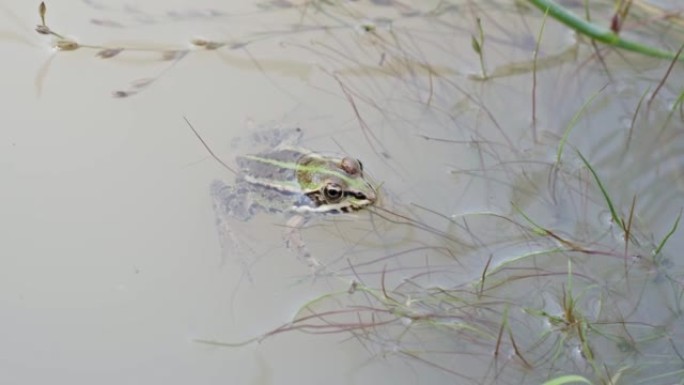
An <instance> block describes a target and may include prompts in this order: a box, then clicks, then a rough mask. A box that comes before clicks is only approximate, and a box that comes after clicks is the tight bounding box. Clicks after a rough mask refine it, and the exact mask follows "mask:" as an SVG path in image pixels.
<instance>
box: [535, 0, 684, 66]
mask: <svg viewBox="0 0 684 385" xmlns="http://www.w3.org/2000/svg"><path fill="white" fill-rule="evenodd" d="M528 1H529V2H530V3H532V5H534V6H535V7H537V8H539V9H540V10H541V11H542V12H548V14H549V16H551V17H553V18H554V19H556V20H557V21H559V22H561V23H563V24H565V25H566V26H568V27H570V28H572V29H574V30H575V31H577V32H578V33H580V34H582V35H585V36H588V37H590V38H592V39H594V40H597V41H600V42H601V43H605V44H608V45H612V46H613V47H617V48H621V49H624V50H626V51H631V52H636V53H640V54H642V55H646V56H651V57H655V58H659V59H669V60H675V59H676V60H679V61H684V56H679V55H678V54H677V52H672V51H664V50H661V49H658V48H654V47H652V46H649V45H646V44H641V43H638V42H636V41H633V40H628V39H623V38H621V37H620V36H619V35H617V34H616V33H614V32H613V31H611V30H610V29H608V28H605V27H602V26H599V25H596V24H594V23H590V22H588V21H586V20H584V19H582V18H581V17H579V16H577V15H576V14H574V13H572V12H571V11H570V10H568V9H566V8H564V7H562V6H561V5H559V4H558V3H556V2H555V1H553V0H528Z"/></svg>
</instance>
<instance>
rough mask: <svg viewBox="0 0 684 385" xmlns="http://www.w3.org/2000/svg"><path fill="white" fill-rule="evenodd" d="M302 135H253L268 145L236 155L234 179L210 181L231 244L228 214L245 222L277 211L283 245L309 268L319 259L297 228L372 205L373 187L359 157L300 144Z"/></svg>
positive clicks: (221, 227) (284, 132)
mask: <svg viewBox="0 0 684 385" xmlns="http://www.w3.org/2000/svg"><path fill="white" fill-rule="evenodd" d="M301 136H302V130H301V128H292V129H275V130H270V131H269V132H266V133H264V132H259V133H257V134H255V136H254V137H253V138H252V142H258V143H261V144H263V143H266V145H267V149H265V150H264V151H261V152H258V153H255V154H246V155H239V156H237V157H236V158H235V162H236V164H237V168H236V169H235V170H233V172H234V174H235V180H234V182H233V183H232V184H227V183H226V182H224V181H222V180H214V181H213V182H212V183H211V187H210V191H211V196H212V197H213V202H214V211H215V213H216V216H217V225H218V227H219V231H220V232H222V233H223V238H226V236H227V237H228V238H230V239H231V241H230V243H231V244H232V245H233V246H235V245H236V244H237V240H236V239H235V235H234V233H233V232H232V231H231V229H230V225H229V222H231V221H230V219H235V220H238V221H243V222H246V221H249V220H251V219H252V218H254V217H255V216H257V215H259V214H266V215H281V216H284V217H285V218H286V219H287V224H286V226H285V227H286V231H285V234H284V238H285V243H286V245H287V246H288V247H289V248H294V249H296V251H297V253H298V255H299V257H300V258H302V259H304V260H306V261H307V262H308V264H309V265H310V266H312V267H313V266H317V265H319V263H318V262H316V261H315V260H314V259H313V258H312V257H311V254H310V253H309V252H308V250H307V248H306V245H305V244H304V242H303V240H302V238H301V234H300V232H299V229H300V228H301V227H303V226H304V224H305V223H307V222H308V221H309V220H311V219H312V218H315V217H321V216H325V215H338V214H349V213H353V212H356V211H359V210H363V209H366V208H368V207H370V206H372V205H373V204H375V202H376V201H377V189H376V187H375V184H374V182H373V181H372V180H371V178H370V177H369V176H368V175H367V174H366V173H365V170H364V168H363V163H362V162H361V161H360V160H359V159H356V158H354V157H351V156H349V155H346V154H335V153H324V152H317V151H313V150H309V149H305V148H302V147H300V146H299V145H298V143H299V140H300V139H301ZM224 248H225V246H224ZM231 248H234V247H231Z"/></svg>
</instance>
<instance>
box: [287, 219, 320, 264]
mask: <svg viewBox="0 0 684 385" xmlns="http://www.w3.org/2000/svg"><path fill="white" fill-rule="evenodd" d="M306 221H307V218H305V217H303V216H301V215H295V216H292V217H291V218H290V219H288V220H287V223H286V224H285V227H286V230H285V232H284V233H283V238H284V239H285V245H287V247H288V248H292V249H294V250H295V251H296V252H297V257H299V258H300V259H301V260H303V261H304V262H306V264H307V265H309V267H310V268H312V269H314V270H318V268H320V266H321V263H320V262H318V260H317V259H316V258H314V257H313V256H312V255H311V252H310V251H309V248H308V247H307V246H306V243H305V242H304V239H302V231H301V229H302V227H303V226H304V224H305V223H306Z"/></svg>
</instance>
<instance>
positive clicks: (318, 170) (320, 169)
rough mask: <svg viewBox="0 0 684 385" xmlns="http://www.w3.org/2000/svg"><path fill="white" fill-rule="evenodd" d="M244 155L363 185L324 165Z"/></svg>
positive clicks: (350, 183) (283, 166) (248, 157)
mask: <svg viewBox="0 0 684 385" xmlns="http://www.w3.org/2000/svg"><path fill="white" fill-rule="evenodd" d="M244 157H245V158H247V159H251V160H254V161H257V162H261V163H265V164H268V165H271V166H275V167H280V168H285V169H289V170H295V171H298V170H302V171H306V172H311V173H317V174H326V175H332V176H336V177H338V178H340V179H342V180H344V181H345V182H347V185H349V186H354V187H358V186H362V185H363V182H360V181H358V180H356V179H354V178H350V177H348V176H347V175H345V174H343V173H340V172H337V171H334V170H330V169H328V168H324V167H317V166H305V165H301V164H298V163H293V162H282V161H279V160H275V159H271V158H262V157H259V156H255V155H245V156H244Z"/></svg>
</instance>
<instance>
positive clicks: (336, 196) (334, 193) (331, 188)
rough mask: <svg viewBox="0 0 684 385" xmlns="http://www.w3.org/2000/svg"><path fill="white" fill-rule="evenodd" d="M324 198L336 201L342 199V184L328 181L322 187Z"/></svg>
mask: <svg viewBox="0 0 684 385" xmlns="http://www.w3.org/2000/svg"><path fill="white" fill-rule="evenodd" d="M323 194H324V195H325V198H326V199H327V200H328V201H330V202H337V201H339V200H340V199H342V186H340V185H338V184H336V183H329V184H327V185H325V187H324V188H323Z"/></svg>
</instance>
